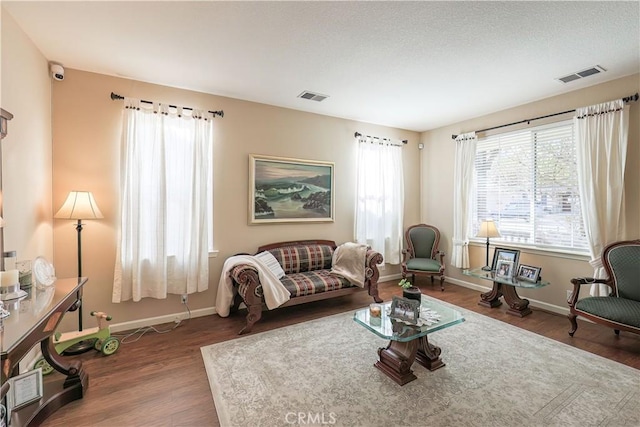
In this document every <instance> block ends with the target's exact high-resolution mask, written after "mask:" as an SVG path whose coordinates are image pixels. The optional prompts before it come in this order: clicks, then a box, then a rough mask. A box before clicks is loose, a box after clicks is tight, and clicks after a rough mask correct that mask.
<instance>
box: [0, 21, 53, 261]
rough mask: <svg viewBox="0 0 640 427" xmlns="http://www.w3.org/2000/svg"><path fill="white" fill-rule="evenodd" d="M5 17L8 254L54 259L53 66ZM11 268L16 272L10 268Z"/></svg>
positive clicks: (4, 146) (4, 173)
mask: <svg viewBox="0 0 640 427" xmlns="http://www.w3.org/2000/svg"><path fill="white" fill-rule="evenodd" d="M1 11H2V12H1V13H2V68H1V72H2V77H1V88H2V92H1V95H0V98H1V101H2V108H4V109H5V110H7V111H9V112H10V113H12V114H13V115H14V117H13V120H11V121H10V122H9V126H8V129H9V132H8V135H7V137H6V138H4V139H3V140H2V178H3V182H2V184H3V200H4V206H3V209H4V219H5V220H6V226H5V228H4V240H5V246H4V247H5V250H7V251H8V250H15V251H16V252H17V256H18V259H31V260H32V259H34V258H36V257H37V256H44V257H46V258H47V259H49V260H52V259H53V234H52V227H51V224H52V220H51V216H52V214H51V174H52V171H51V84H50V79H49V71H48V63H47V60H46V58H45V57H44V56H43V55H42V53H40V51H39V50H38V48H36V46H35V45H34V44H33V43H32V42H31V40H30V39H29V38H28V37H27V36H26V35H25V34H24V32H23V31H22V30H21V29H20V27H18V25H17V24H16V22H15V21H14V20H13V18H12V17H11V15H9V14H8V13H6V11H4V9H1ZM7 268H11V266H10V265H7Z"/></svg>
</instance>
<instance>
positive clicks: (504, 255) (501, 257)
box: [491, 248, 520, 271]
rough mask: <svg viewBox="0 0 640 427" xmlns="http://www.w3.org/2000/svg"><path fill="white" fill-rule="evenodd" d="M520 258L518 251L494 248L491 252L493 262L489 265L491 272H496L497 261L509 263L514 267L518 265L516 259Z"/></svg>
mask: <svg viewBox="0 0 640 427" xmlns="http://www.w3.org/2000/svg"><path fill="white" fill-rule="evenodd" d="M519 258H520V251H519V250H518V249H508V248H496V249H495V251H494V252H493V262H492V263H491V270H492V271H496V268H497V267H498V261H511V262H512V263H513V265H514V267H515V266H516V265H518V259H519Z"/></svg>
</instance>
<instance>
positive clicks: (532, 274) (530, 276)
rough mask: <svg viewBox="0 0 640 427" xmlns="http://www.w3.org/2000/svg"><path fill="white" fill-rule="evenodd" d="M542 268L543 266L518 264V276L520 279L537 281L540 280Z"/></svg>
mask: <svg viewBox="0 0 640 427" xmlns="http://www.w3.org/2000/svg"><path fill="white" fill-rule="evenodd" d="M541 270H542V268H540V267H534V266H532V265H524V264H521V265H519V266H518V274H517V276H516V278H517V279H518V280H524V281H525V282H531V283H536V282H537V281H538V280H540V271H541Z"/></svg>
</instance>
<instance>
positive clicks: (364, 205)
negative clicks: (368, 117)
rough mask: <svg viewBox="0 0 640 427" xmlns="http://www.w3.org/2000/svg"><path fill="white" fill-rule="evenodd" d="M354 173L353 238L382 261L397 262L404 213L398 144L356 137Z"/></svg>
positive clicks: (399, 254) (399, 147)
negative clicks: (368, 247)
mask: <svg viewBox="0 0 640 427" xmlns="http://www.w3.org/2000/svg"><path fill="white" fill-rule="evenodd" d="M356 173H357V178H356V221H355V235H356V242H358V243H364V244H367V245H369V246H371V248H372V249H374V250H376V251H378V252H380V253H381V254H382V256H383V258H384V262H388V263H390V264H400V262H401V261H402V260H401V253H402V238H403V235H402V220H403V213H404V170H403V167H402V146H399V145H395V144H391V143H389V142H387V141H384V140H379V139H377V138H370V137H365V136H361V137H359V138H358V160H357V172H356Z"/></svg>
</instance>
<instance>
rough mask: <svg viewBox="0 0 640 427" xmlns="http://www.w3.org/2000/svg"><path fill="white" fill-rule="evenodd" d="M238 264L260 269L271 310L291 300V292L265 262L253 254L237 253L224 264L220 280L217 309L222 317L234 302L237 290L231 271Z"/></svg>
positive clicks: (266, 299) (265, 298)
mask: <svg viewBox="0 0 640 427" xmlns="http://www.w3.org/2000/svg"><path fill="white" fill-rule="evenodd" d="M238 264H249V265H251V266H252V267H254V268H255V269H256V270H258V277H259V279H260V284H262V291H263V292H264V300H265V302H266V303H267V308H268V309H269V310H272V309H274V308H276V307H279V306H281V305H282V304H284V303H285V302H287V301H289V298H290V297H291V294H290V293H289V291H288V290H287V288H285V286H284V285H283V284H282V283H281V282H280V280H278V278H277V277H276V275H275V274H273V273H272V272H271V270H269V268H268V267H267V266H266V265H265V264H264V263H263V262H260V261H259V260H257V259H256V258H254V257H253V256H251V255H235V256H232V257H229V258H227V260H226V261H225V262H224V265H223V266H222V273H221V274H220V282H219V283H218V295H217V296H216V311H217V312H218V315H220V316H221V317H227V316H228V315H229V308H230V307H231V305H232V304H233V297H234V296H235V294H236V292H237V290H236V289H235V287H234V286H233V281H232V280H231V276H230V275H229V272H230V271H231V270H232V269H233V267H235V266H236V265H238Z"/></svg>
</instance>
